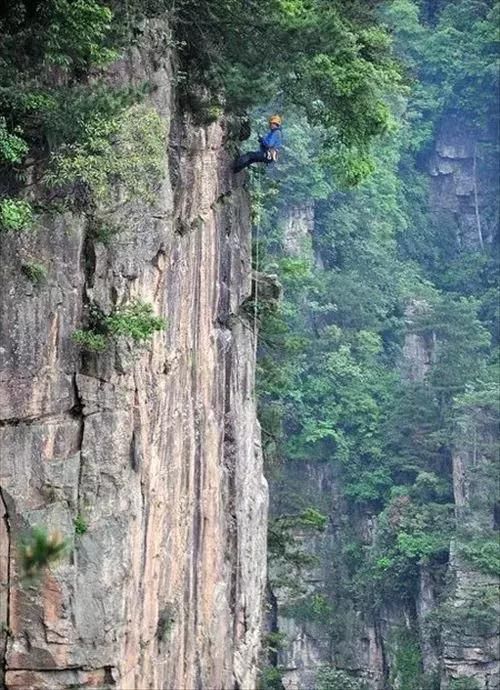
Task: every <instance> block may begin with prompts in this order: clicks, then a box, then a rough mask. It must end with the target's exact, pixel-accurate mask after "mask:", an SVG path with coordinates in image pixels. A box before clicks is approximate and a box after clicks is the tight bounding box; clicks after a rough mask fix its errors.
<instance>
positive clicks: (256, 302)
mask: <svg viewBox="0 0 500 690" xmlns="http://www.w3.org/2000/svg"><path fill="white" fill-rule="evenodd" d="M262 173H263V170H262V169H261V168H259V169H258V170H257V171H256V175H257V180H256V184H255V189H256V197H257V204H256V207H255V262H254V263H255V268H254V286H255V287H254V290H255V294H254V302H253V347H254V352H253V354H254V361H255V362H257V342H258V337H257V335H258V320H259V282H258V280H259V279H258V276H259V268H260V266H259V261H260V252H259V242H260V229H261V228H260V224H261V212H262V198H261V191H262V184H261V181H262Z"/></svg>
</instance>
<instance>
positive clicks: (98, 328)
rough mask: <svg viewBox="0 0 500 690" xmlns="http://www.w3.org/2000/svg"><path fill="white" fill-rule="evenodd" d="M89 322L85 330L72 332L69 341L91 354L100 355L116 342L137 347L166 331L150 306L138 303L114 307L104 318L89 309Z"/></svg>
mask: <svg viewBox="0 0 500 690" xmlns="http://www.w3.org/2000/svg"><path fill="white" fill-rule="evenodd" d="M89 322H90V323H89V327H88V328H87V329H78V330H76V331H75V332H74V333H73V334H72V339H73V340H74V341H75V342H76V343H77V344H78V345H80V346H81V347H82V348H83V349H85V350H89V351H91V352H103V351H104V350H105V349H106V348H107V347H108V345H109V343H110V342H112V341H113V340H117V339H119V338H126V339H130V340H132V341H133V343H135V344H137V345H139V344H142V343H145V342H147V341H149V340H150V339H151V338H152V337H153V334H154V333H155V332H157V331H162V330H163V329H164V328H165V327H166V323H165V320H164V319H163V318H161V317H159V316H155V314H154V313H153V307H152V305H151V304H148V303H146V302H142V301H140V300H133V301H132V302H129V303H128V304H124V305H122V306H120V307H116V308H115V309H114V310H113V311H112V312H111V313H110V314H108V315H106V314H104V313H103V312H101V311H100V310H99V309H98V308H96V307H95V306H94V305H92V306H91V307H90V309H89Z"/></svg>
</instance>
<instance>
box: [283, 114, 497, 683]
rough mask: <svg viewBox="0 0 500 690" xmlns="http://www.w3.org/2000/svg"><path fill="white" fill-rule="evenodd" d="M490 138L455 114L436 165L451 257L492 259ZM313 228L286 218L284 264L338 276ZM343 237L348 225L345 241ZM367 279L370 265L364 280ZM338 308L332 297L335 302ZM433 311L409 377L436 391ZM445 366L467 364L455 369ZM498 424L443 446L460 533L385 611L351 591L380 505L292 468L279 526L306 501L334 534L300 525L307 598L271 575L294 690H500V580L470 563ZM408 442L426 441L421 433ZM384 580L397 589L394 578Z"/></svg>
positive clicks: (485, 521) (436, 193)
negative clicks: (487, 254) (309, 561)
mask: <svg viewBox="0 0 500 690" xmlns="http://www.w3.org/2000/svg"><path fill="white" fill-rule="evenodd" d="M491 136H492V135H491V133H489V132H482V133H481V135H480V136H479V137H478V136H477V133H476V134H475V135H473V134H472V131H471V130H470V129H468V128H467V126H466V125H465V124H464V122H463V121H460V119H458V118H457V117H456V116H455V117H452V116H449V117H448V118H445V119H444V120H443V122H442V123H441V127H440V128H439V130H438V132H437V135H436V137H435V140H434V143H433V147H432V152H431V154H430V155H429V156H428V159H427V164H426V171H427V175H428V179H427V183H428V199H427V201H428V203H429V211H430V214H431V217H432V218H433V219H434V222H436V224H437V227H438V228H442V229H443V236H444V233H445V228H449V227H453V228H456V233H455V236H454V239H453V247H454V248H458V250H459V251H460V252H464V253H467V252H469V251H479V252H480V251H481V250H482V249H483V248H485V247H486V248H487V247H488V246H490V245H491V243H492V242H493V241H494V236H495V233H496V231H497V228H496V222H497V209H498V198H497V197H496V193H497V187H496V185H497V182H496V180H495V176H494V174H493V171H492V169H491V167H488V165H485V161H486V162H487V161H488V158H487V157H484V156H483V157H481V156H479V155H478V150H479V149H480V147H481V146H482V145H484V144H485V143H486V144H487V143H488V141H489V143H490V144H491V143H493V140H492V139H489V137H491ZM493 138H494V137H493ZM314 216H315V214H314V204H310V205H305V206H304V205H302V206H296V205H294V206H291V207H290V208H289V209H288V212H287V213H285V217H284V218H283V219H282V228H283V244H282V246H283V252H284V254H285V255H286V256H287V257H293V258H295V259H297V258H299V259H300V260H301V261H303V262H305V264H306V265H307V266H309V267H313V269H314V271H315V272H316V273H317V272H320V273H321V272H324V271H327V272H328V267H325V265H324V264H325V262H324V261H323V257H322V255H321V251H320V252H319V254H316V255H315V251H314V246H315V245H316V246H317V245H318V238H317V237H315V233H318V232H321V229H320V227H319V223H320V222H321V219H316V218H315V217H314ZM344 218H345V216H341V220H343V219H344ZM336 230H337V229H336V228H334V231H333V237H335V234H334V232H335V231H336ZM342 231H343V228H342V227H339V228H338V232H339V233H341V232H342ZM451 252H452V250H451V249H450V253H451ZM336 270H339V269H336ZM363 270H364V266H361V267H360V275H361V279H362V277H363ZM285 294H286V293H285ZM335 297H336V295H335V291H334V290H332V296H331V299H332V301H334V300H335ZM315 299H317V297H316V296H315ZM313 306H315V304H314V305H313ZM428 308H429V306H428V305H427V304H426V302H425V300H422V299H421V298H419V299H409V300H407V303H406V311H405V315H404V333H403V339H402V343H401V351H400V356H399V361H398V369H397V370H398V376H399V377H400V378H401V380H403V381H409V382H411V383H412V384H414V385H417V386H418V385H425V384H424V380H425V378H426V376H428V375H429V373H430V371H431V369H432V366H433V364H434V363H435V362H436V359H437V358H438V356H439V352H440V346H441V343H440V340H439V335H437V334H436V332H435V331H433V330H432V329H428V330H427V332H426V333H423V332H422V331H421V330H419V329H418V328H415V324H416V323H417V321H418V319H419V318H420V317H421V316H422V314H424V313H425V312H426V310H427V309H428ZM302 309H303V319H304V321H306V322H308V320H309V321H310V322H311V323H313V324H314V314H313V311H312V309H311V307H310V306H309V307H308V305H307V304H306V303H304V305H303V307H302ZM308 309H309V311H308ZM317 318H318V320H319V319H320V318H321V313H320V316H319V317H317ZM318 337H320V336H318ZM325 347H327V346H325ZM448 364H449V366H450V367H453V366H459V363H458V362H449V363H448ZM416 421H417V420H416ZM493 422H494V420H492V418H490V417H489V415H488V413H487V412H486V411H485V409H482V408H481V405H480V404H479V403H478V404H477V406H475V405H474V403H471V405H470V406H468V407H466V408H465V409H464V411H463V417H462V419H461V421H460V425H459V427H460V428H459V431H457V432H456V434H455V437H454V439H451V438H450V437H448V438H447V439H445V440H443V442H442V447H443V449H444V450H443V451H442V459H441V460H437V459H436V461H435V463H436V467H437V466H438V465H439V463H440V462H441V463H442V465H441V467H442V468H443V470H442V471H443V472H444V476H446V480H447V483H448V485H449V486H450V487H451V488H452V494H450V502H451V503H452V505H453V512H454V518H455V520H456V532H455V533H454V534H455V536H453V537H452V538H451V541H450V540H449V541H448V548H447V550H446V553H445V552H444V551H443V553H442V554H441V556H440V557H439V559H436V560H434V561H433V562H432V565H429V563H428V562H426V559H425V558H422V559H421V562H420V564H419V565H418V575H417V586H416V589H415V591H414V592H413V594H412V596H410V597H408V596H406V595H405V596H401V597H398V596H392V597H385V598H384V597H382V598H381V599H379V598H378V597H379V596H381V595H380V594H377V589H376V587H375V586H374V594H373V596H372V598H371V599H363V598H360V595H359V583H357V582H356V581H353V580H352V577H353V575H352V573H353V571H354V572H356V568H353V565H352V564H353V562H356V563H357V564H358V565H357V567H358V571H357V572H359V563H362V562H363V558H366V556H363V553H365V554H366V553H367V552H368V551H369V550H370V549H371V548H372V547H373V545H374V543H375V541H376V539H377V534H378V532H379V530H380V529H381V527H380V520H381V516H380V514H378V513H377V509H376V507H375V506H374V504H373V503H372V504H371V506H370V502H369V501H368V502H365V503H364V504H363V503H359V502H355V501H353V500H352V499H350V498H349V497H348V496H346V493H345V484H344V480H343V476H342V468H341V467H339V463H335V462H333V461H330V462H329V461H328V451H325V452H324V459H323V458H321V459H320V460H318V459H315V458H314V457H311V459H310V460H303V459H300V460H297V459H294V458H292V459H290V460H287V459H285V462H284V466H283V468H282V469H281V470H280V471H278V472H277V477H276V478H275V479H274V480H273V481H272V482H271V515H273V514H274V516H279V515H282V514H284V515H286V514H287V513H289V511H290V505H291V504H292V503H293V501H295V503H296V504H297V505H308V504H311V505H314V506H315V507H316V508H317V509H318V510H320V511H322V512H323V513H324V514H325V515H326V516H327V518H328V521H327V526H326V529H325V531H324V532H323V533H316V534H313V535H311V534H310V533H309V532H307V530H304V529H303V527H302V526H299V527H297V528H296V529H295V530H294V537H295V540H296V544H297V546H298V548H300V549H302V550H303V551H304V552H305V553H306V554H307V555H309V556H312V557H313V558H314V559H315V562H314V563H313V565H310V566H307V567H305V568H303V569H302V570H303V582H302V583H301V585H302V587H301V588H299V591H298V592H295V593H293V592H292V593H290V587H289V586H288V584H286V581H284V579H283V573H282V572H281V571H280V570H279V568H278V569H277V571H276V572H273V571H274V569H275V568H276V565H275V564H273V560H272V559H271V567H270V575H271V580H272V582H274V588H273V591H272V596H271V599H270V604H271V610H272V616H271V619H270V628H271V630H273V631H274V633H279V634H281V636H282V637H281V640H280V645H281V648H280V649H279V650H278V652H277V654H276V657H275V659H274V663H275V664H276V665H277V667H278V668H279V670H280V673H281V677H282V685H283V688H285V689H286V690H302V689H303V688H313V687H318V686H319V681H318V673H319V672H320V670H321V669H322V668H324V667H329V668H334V669H338V670H339V671H340V673H341V674H342V673H345V674H347V675H339V676H334V675H332V679H331V680H330V681H326V680H325V682H324V684H323V685H321V689H322V690H323V688H328V690H329V689H330V688H333V689H334V690H337V688H341V687H342V688H343V687H344V686H345V684H346V683H348V682H351V683H352V686H351V685H349V688H351V687H352V688H356V689H357V688H359V689H361V688H364V687H368V688H370V690H388V689H389V688H401V689H402V690H424V688H425V690H428V689H432V690H434V689H438V688H441V689H443V690H444V689H445V688H446V689H447V688H467V689H469V688H471V689H473V688H474V689H480V690H494V689H497V688H498V687H499V682H500V651H499V628H498V608H497V606H498V600H497V599H496V595H495V594H494V592H495V591H496V588H497V587H498V578H497V577H496V576H495V575H493V574H490V573H488V572H487V569H485V568H483V567H480V566H479V563H478V561H476V564H474V560H471V558H470V557H469V558H464V555H463V551H464V549H465V550H466V549H467V546H468V545H469V544H472V543H473V541H474V539H475V538H476V536H477V535H478V534H483V533H484V534H492V533H493V530H495V529H498V527H499V525H498V505H497V504H496V503H495V501H496V496H495V491H496V489H495V487H494V484H495V481H494V479H493V477H494V476H495V474H496V472H497V469H496V466H495V458H496V433H497V432H496V431H495V430H494V429H493V426H492V424H493ZM404 433H405V434H413V433H415V431H414V430H413V429H412V428H410V429H406V430H405V432H404ZM416 433H418V431H417V432H416ZM417 441H418V439H417ZM445 446H447V447H448V448H449V450H448V449H445ZM417 448H418V446H417V445H415V449H417ZM417 452H418V450H415V453H417ZM310 454H311V456H312V455H313V451H311V453H310ZM409 505H410V498H408V497H406V496H400V497H399V498H395V499H394V500H393V502H392V507H391V511H392V512H390V513H389V521H392V523H393V524H397V522H398V521H400V520H401V519H403V518H402V516H403V515H404V514H405V511H406V510H407V509H408V507H409ZM355 559H357V561H356V560H355ZM385 577H386V578H387V580H388V584H390V582H389V581H390V579H391V577H392V575H391V574H390V573H388V574H387V575H386V576H385ZM284 582H285V584H283V583H284ZM393 584H394V583H393ZM382 589H383V588H382ZM329 682H330V684H329ZM424 683H426V684H425V685H424ZM365 684H366V685H365Z"/></svg>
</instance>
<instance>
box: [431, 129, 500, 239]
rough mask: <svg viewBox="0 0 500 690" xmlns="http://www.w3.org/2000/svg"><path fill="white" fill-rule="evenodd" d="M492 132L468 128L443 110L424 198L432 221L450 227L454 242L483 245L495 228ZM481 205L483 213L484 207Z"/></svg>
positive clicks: (494, 231) (494, 177) (494, 171)
mask: <svg viewBox="0 0 500 690" xmlns="http://www.w3.org/2000/svg"><path fill="white" fill-rule="evenodd" d="M496 137H497V134H496V132H494V131H493V132H486V131H485V132H481V133H479V132H477V131H473V130H472V128H471V127H470V126H468V125H467V124H466V123H464V121H463V120H462V119H460V118H455V117H452V116H451V115H449V116H445V117H444V118H443V121H442V125H441V127H440V129H439V131H438V133H437V135H436V139H435V145H434V152H433V155H432V156H431V159H430V163H429V173H430V176H431V188H430V202H431V207H432V209H433V210H434V214H435V216H436V219H437V222H438V223H439V224H440V226H441V227H442V228H443V229H444V230H445V229H446V228H454V229H455V233H456V240H457V243H458V244H459V246H462V247H465V248H469V249H470V248H476V247H483V246H484V244H485V243H488V242H492V240H493V237H494V236H495V233H496V224H497V220H496V218H497V217H498V215H497V214H495V213H492V211H493V210H494V209H495V208H496V209H497V210H498V195H497V194H496V189H497V177H498V169H497V168H498V166H497V163H496V162H495V160H494V159H495V155H494V154H493V161H492V153H491V150H489V149H491V148H494V144H495V140H496ZM485 210H487V213H485Z"/></svg>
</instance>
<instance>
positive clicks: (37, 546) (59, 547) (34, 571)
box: [19, 527, 68, 579]
mask: <svg viewBox="0 0 500 690" xmlns="http://www.w3.org/2000/svg"><path fill="white" fill-rule="evenodd" d="M67 546H68V544H67V542H66V540H65V539H63V537H62V536H61V535H60V534H59V532H56V531H53V532H49V531H48V530H47V529H45V528H43V527H33V528H32V529H31V530H30V531H29V532H28V533H27V534H26V535H25V536H24V537H23V539H22V540H21V543H20V545H19V556H20V561H21V568H22V573H23V577H25V578H27V579H31V578H35V577H37V576H39V575H40V574H41V573H42V572H43V571H44V570H45V568H47V567H48V566H49V565H51V564H53V563H56V562H57V561H58V560H59V559H60V558H61V557H62V556H63V555H64V553H65V551H66V550H67Z"/></svg>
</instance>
